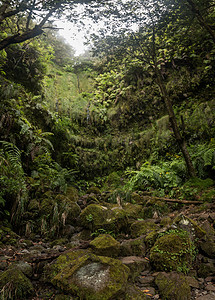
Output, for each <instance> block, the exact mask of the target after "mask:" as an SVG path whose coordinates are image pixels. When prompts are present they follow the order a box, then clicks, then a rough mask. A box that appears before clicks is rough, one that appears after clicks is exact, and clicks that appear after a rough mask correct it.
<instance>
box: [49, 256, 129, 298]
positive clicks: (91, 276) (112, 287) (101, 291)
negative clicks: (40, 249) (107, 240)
mask: <svg viewBox="0 0 215 300" xmlns="http://www.w3.org/2000/svg"><path fill="white" fill-rule="evenodd" d="M45 274H46V278H47V279H48V281H50V282H51V283H52V284H53V285H54V286H56V287H57V288H59V289H61V290H62V291H63V292H65V293H67V294H72V295H77V296H78V297H80V298H81V299H83V298H84V299H86V300H88V299H89V300H107V299H112V298H114V299H117V297H118V295H120V294H122V293H124V292H125V288H126V284H127V279H128V276H129V268H128V267H126V266H125V265H124V264H123V263H122V262H121V261H119V260H117V259H113V258H110V257H104V256H96V255H94V254H92V253H90V252H89V251H84V250H77V251H71V252H67V253H65V254H62V255H61V256H59V257H58V259H57V260H56V261H55V262H53V263H52V264H50V265H48V266H46V269H45Z"/></svg>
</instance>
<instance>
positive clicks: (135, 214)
mask: <svg viewBox="0 0 215 300" xmlns="http://www.w3.org/2000/svg"><path fill="white" fill-rule="evenodd" d="M123 209H124V210H125V212H126V215H127V216H128V218H129V217H130V218H135V219H138V218H142V210H143V207H142V205H138V204H132V203H128V202H127V203H125V204H124V205H123Z"/></svg>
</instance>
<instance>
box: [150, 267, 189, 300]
mask: <svg viewBox="0 0 215 300" xmlns="http://www.w3.org/2000/svg"><path fill="white" fill-rule="evenodd" d="M155 283H156V285H157V286H158V289H159V292H160V294H161V296H162V299H166V300H190V299H191V290H190V286H189V283H188V282H187V280H186V278H185V276H184V275H183V274H178V273H176V272H171V273H169V274H167V273H164V272H162V273H159V274H158V275H157V277H156V279H155Z"/></svg>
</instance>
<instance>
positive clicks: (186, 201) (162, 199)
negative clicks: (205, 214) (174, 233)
mask: <svg viewBox="0 0 215 300" xmlns="http://www.w3.org/2000/svg"><path fill="white" fill-rule="evenodd" d="M150 198H151V199H152V200H160V201H166V202H175V203H182V204H202V203H203V201H196V200H179V199H169V198H164V197H150Z"/></svg>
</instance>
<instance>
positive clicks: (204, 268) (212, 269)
mask: <svg viewBox="0 0 215 300" xmlns="http://www.w3.org/2000/svg"><path fill="white" fill-rule="evenodd" d="M197 272H198V276H199V277H201V278H206V277H209V276H213V275H214V274H215V265H214V263H213V262H211V263H206V264H204V263H201V264H200V265H199V268H198V271H197Z"/></svg>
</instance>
